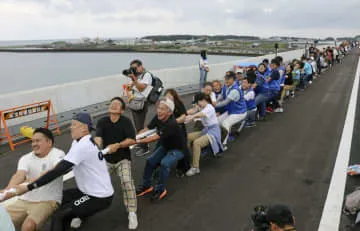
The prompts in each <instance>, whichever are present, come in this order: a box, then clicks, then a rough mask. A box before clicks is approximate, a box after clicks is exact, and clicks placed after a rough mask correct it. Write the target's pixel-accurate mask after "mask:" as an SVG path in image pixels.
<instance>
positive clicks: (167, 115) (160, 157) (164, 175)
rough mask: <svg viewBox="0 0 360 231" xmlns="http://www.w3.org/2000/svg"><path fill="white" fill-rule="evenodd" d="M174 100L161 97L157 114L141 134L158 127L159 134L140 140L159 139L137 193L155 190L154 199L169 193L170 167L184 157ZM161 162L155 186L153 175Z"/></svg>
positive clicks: (183, 140)
mask: <svg viewBox="0 0 360 231" xmlns="http://www.w3.org/2000/svg"><path fill="white" fill-rule="evenodd" d="M174 108H175V106H174V102H173V101H172V100H170V99H168V98H164V99H161V100H160V101H159V104H158V106H157V109H156V111H157V115H156V116H155V117H154V118H153V119H152V121H151V122H150V124H149V125H148V126H147V128H145V129H144V130H142V131H140V134H141V133H143V132H146V131H148V130H149V129H157V134H155V135H153V136H150V137H146V138H144V139H141V140H139V141H138V143H140V144H144V143H145V144H147V143H151V142H154V141H157V140H159V143H158V146H157V148H156V149H155V150H154V151H153V153H152V155H151V156H150V157H148V159H147V161H146V166H145V170H144V175H143V185H141V186H140V187H139V188H138V189H137V190H136V193H137V195H138V196H143V195H145V194H147V193H150V192H153V191H154V193H153V195H152V197H151V199H152V200H161V199H162V198H164V197H165V196H166V194H167V191H166V189H165V184H166V181H167V179H168V177H169V174H170V168H171V167H172V166H173V165H175V164H176V162H177V161H178V160H180V159H182V158H183V157H184V153H183V150H184V149H185V147H186V142H185V136H184V134H183V132H184V131H183V129H181V127H180V126H179V125H178V124H177V122H176V119H175V117H174V116H173V112H174ZM159 164H160V179H159V182H158V184H157V185H156V187H155V190H154V187H153V186H152V175H153V172H154V170H155V169H156V168H157V167H158V165H159Z"/></svg>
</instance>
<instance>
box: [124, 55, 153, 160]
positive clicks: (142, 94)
mask: <svg viewBox="0 0 360 231" xmlns="http://www.w3.org/2000/svg"><path fill="white" fill-rule="evenodd" d="M130 68H131V69H133V70H136V73H130V74H129V75H128V77H129V78H130V79H131V81H130V82H129V83H128V88H129V89H132V97H131V98H132V99H135V100H142V101H144V106H143V108H141V109H139V110H134V109H131V103H130V104H129V108H130V110H131V114H132V117H133V120H134V124H135V129H136V132H139V131H141V130H143V129H144V127H145V119H146V114H147V112H148V107H149V105H148V102H147V98H148V96H149V93H150V91H151V89H152V81H153V78H152V75H151V73H150V72H148V71H146V70H145V68H144V67H143V65H142V62H141V61H140V60H137V59H136V60H133V61H131V63H130ZM147 153H149V146H148V145H147V144H141V145H138V146H137V150H136V156H143V155H146V154H147Z"/></svg>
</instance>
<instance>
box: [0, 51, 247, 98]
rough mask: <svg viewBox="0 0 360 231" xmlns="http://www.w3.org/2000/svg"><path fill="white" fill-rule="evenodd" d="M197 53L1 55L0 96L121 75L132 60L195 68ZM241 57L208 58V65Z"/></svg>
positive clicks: (152, 65) (150, 65)
mask: <svg viewBox="0 0 360 231" xmlns="http://www.w3.org/2000/svg"><path fill="white" fill-rule="evenodd" d="M199 58H200V56H199V55H197V54H165V53H107V52H94V53H88V52H84V53H81V52H79V53H0V95H1V94H5V93H10V92H16V91H22V90H30V89H36V88H39V87H45V86H51V85H55V84H61V83H67V82H72V81H79V80H86V79H93V78H98V77H102V76H106V75H112V74H118V73H121V72H122V70H123V69H125V68H127V67H129V63H130V61H131V60H133V59H141V60H142V61H143V64H144V67H145V68H147V69H149V70H150V71H151V70H154V69H161V68H174V67H182V66H190V65H197V63H198V60H199ZM241 58H244V57H242V56H218V55H209V57H208V59H209V63H210V64H214V63H221V62H226V61H231V60H238V59H241Z"/></svg>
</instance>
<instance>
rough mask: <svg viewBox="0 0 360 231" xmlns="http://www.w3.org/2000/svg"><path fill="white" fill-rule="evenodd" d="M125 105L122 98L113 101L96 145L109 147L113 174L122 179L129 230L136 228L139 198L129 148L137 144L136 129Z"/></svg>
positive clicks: (97, 136)
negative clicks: (125, 112)
mask: <svg viewBox="0 0 360 231" xmlns="http://www.w3.org/2000/svg"><path fill="white" fill-rule="evenodd" d="M124 109H125V102H124V101H123V100H122V99H121V98H120V97H115V98H113V99H112V100H111V104H110V107H109V112H110V116H106V117H104V118H102V119H100V120H99V122H98V123H97V126H96V138H95V142H96V143H97V144H98V145H99V146H100V147H104V148H105V147H107V148H109V149H110V150H109V155H105V159H106V161H107V164H108V169H109V171H110V173H115V174H117V175H118V176H119V177H120V180H121V188H122V191H123V198H124V204H125V207H126V210H127V212H128V213H129V217H128V218H129V229H136V228H137V226H138V221H137V215H136V210H137V198H136V190H135V186H134V180H133V178H132V176H131V153H130V149H129V147H130V146H131V145H134V144H135V143H136V141H135V136H136V134H135V129H134V127H133V125H132V123H131V120H130V119H128V118H126V117H125V116H123V115H122V113H123V112H124Z"/></svg>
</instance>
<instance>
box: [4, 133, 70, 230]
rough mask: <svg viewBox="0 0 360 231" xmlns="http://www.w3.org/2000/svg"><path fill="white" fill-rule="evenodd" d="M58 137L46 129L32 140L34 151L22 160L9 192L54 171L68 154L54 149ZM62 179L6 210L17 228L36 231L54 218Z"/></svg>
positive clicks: (24, 196) (60, 192)
mask: <svg viewBox="0 0 360 231" xmlns="http://www.w3.org/2000/svg"><path fill="white" fill-rule="evenodd" d="M53 145H54V137H53V135H52V133H51V131H49V130H48V129H46V128H38V129H36V130H35V131H34V134H33V137H32V149H33V151H32V152H30V153H29V154H26V155H24V156H23V157H21V158H20V160H19V163H18V169H17V171H16V173H15V174H14V175H13V176H12V178H11V180H10V182H9V184H8V186H7V188H12V187H14V186H17V185H19V184H22V183H29V182H31V181H33V180H35V179H37V178H38V177H40V176H41V175H43V174H45V173H46V172H48V171H50V170H51V169H53V168H54V167H55V166H56V165H57V163H58V162H60V161H61V160H62V159H63V158H64V156H65V153H64V152H63V151H61V150H59V149H57V148H54V147H53ZM62 190H63V181H62V177H59V178H58V179H56V180H54V181H53V182H51V183H50V184H48V185H46V186H44V187H42V188H39V189H36V190H34V191H31V192H28V193H25V194H24V195H23V196H21V197H20V198H19V199H18V200H17V201H15V202H14V203H13V204H10V205H8V206H6V207H5V209H6V210H7V212H8V213H9V214H10V216H11V220H12V221H13V223H14V225H15V226H16V227H21V230H22V231H35V230H38V229H39V228H40V227H41V225H42V224H43V223H44V222H45V221H46V220H47V219H48V217H50V216H51V215H52V213H53V212H54V211H55V210H56V209H57V208H58V206H59V204H60V203H61V200H62Z"/></svg>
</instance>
